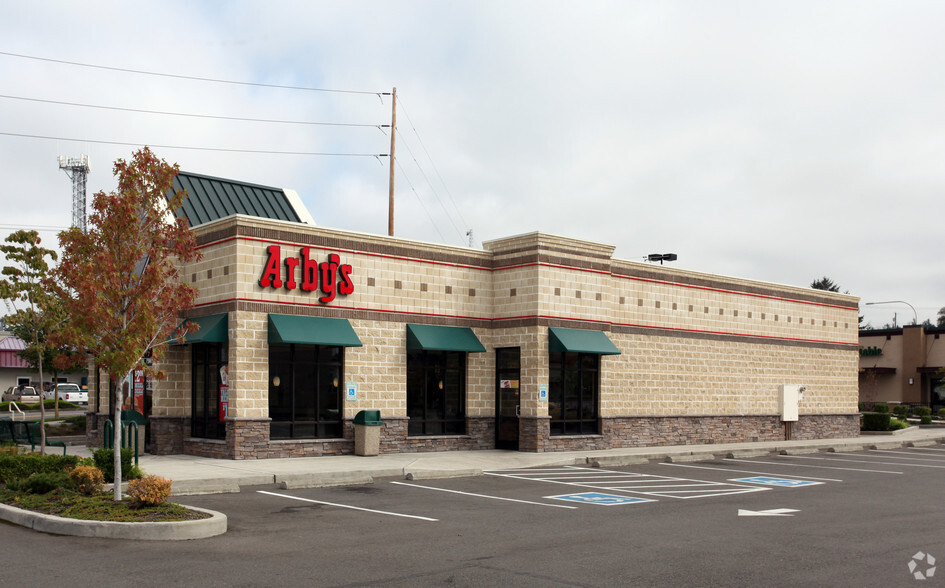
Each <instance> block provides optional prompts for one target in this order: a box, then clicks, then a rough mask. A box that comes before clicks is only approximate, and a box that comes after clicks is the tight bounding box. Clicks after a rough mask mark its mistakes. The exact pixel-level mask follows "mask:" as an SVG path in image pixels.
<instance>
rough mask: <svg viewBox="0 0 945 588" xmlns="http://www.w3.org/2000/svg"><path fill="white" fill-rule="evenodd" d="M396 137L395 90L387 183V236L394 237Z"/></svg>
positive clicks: (392, 95)
mask: <svg viewBox="0 0 945 588" xmlns="http://www.w3.org/2000/svg"><path fill="white" fill-rule="evenodd" d="M396 136H397V88H394V91H393V92H392V93H391V106H390V181H389V182H388V191H389V194H388V204H387V235H388V236H390V237H393V236H394V137H396Z"/></svg>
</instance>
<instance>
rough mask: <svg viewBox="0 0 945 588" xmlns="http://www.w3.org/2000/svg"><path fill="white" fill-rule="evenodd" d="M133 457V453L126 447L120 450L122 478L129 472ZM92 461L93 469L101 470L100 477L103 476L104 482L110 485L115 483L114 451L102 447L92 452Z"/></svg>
mask: <svg viewBox="0 0 945 588" xmlns="http://www.w3.org/2000/svg"><path fill="white" fill-rule="evenodd" d="M133 457H134V452H133V451H132V450H131V449H128V448H127V447H123V448H122V450H121V473H122V477H123V478H125V479H129V478H127V477H126V475H127V472H130V471H131V458H133ZM92 459H94V460H95V467H97V468H98V469H100V470H102V475H103V476H105V481H106V482H108V483H109V484H111V483H112V482H114V481H115V450H114V449H109V448H106V447H102V448H101V449H96V450H95V451H94V452H92Z"/></svg>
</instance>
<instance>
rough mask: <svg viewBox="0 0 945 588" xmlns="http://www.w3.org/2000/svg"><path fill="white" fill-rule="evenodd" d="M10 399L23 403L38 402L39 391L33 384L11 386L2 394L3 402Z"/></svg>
mask: <svg viewBox="0 0 945 588" xmlns="http://www.w3.org/2000/svg"><path fill="white" fill-rule="evenodd" d="M8 400H12V401H13V402H18V403H21V404H36V403H37V402H39V392H37V391H36V388H34V387H32V386H11V387H10V388H7V391H6V392H4V393H3V396H2V402H6V401H8Z"/></svg>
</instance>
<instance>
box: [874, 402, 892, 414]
mask: <svg viewBox="0 0 945 588" xmlns="http://www.w3.org/2000/svg"><path fill="white" fill-rule="evenodd" d="M873 412H889V405H888V404H886V403H885V402H877V403H876V404H874V405H873Z"/></svg>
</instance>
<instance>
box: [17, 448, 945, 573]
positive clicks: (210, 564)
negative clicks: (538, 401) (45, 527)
mask: <svg viewBox="0 0 945 588" xmlns="http://www.w3.org/2000/svg"><path fill="white" fill-rule="evenodd" d="M943 488H945V446H941V445H936V446H932V447H923V448H920V447H913V448H906V449H898V450H872V451H863V452H856V453H817V454H809V455H794V456H780V455H779V456H771V455H766V456H760V457H749V458H741V459H719V460H715V461H706V462H693V463H672V464H670V463H650V464H645V465H637V466H631V467H620V468H590V467H574V466H566V467H553V468H542V469H519V470H504V471H491V472H488V473H487V474H486V475H483V476H477V477H473V478H459V479H444V480H422V481H405V480H402V479H397V480H395V479H387V480H379V481H377V482H376V483H375V484H371V485H363V486H347V487H334V488H312V489H300V490H273V489H272V488H271V487H267V488H249V487H244V488H243V490H242V492H240V493H239V494H228V495H208V496H187V497H181V498H180V502H182V503H184V504H191V505H193V506H200V507H205V508H210V509H214V510H219V511H221V512H224V513H226V514H227V516H228V517H229V531H228V532H227V533H226V534H225V535H223V536H220V537H216V538H211V539H203V540H194V541H185V542H160V543H155V542H122V543H118V542H113V541H107V540H94V539H77V538H71V537H53V536H48V535H40V534H36V533H34V532H32V531H29V530H27V529H22V528H19V527H12V526H9V525H4V526H0V537H2V538H3V543H4V544H5V545H8V546H11V548H8V549H7V553H8V556H9V561H13V562H16V565H15V566H9V565H8V566H6V567H5V568H4V571H3V575H2V578H0V585H7V584H9V585H12V584H13V582H14V581H15V582H16V583H17V584H21V583H23V582H24V581H29V582H30V584H32V585H37V586H39V585H61V584H62V582H64V581H69V582H70V583H72V584H76V583H78V584H79V585H91V584H96V585H112V584H118V583H123V584H124V583H127V582H128V581H129V580H130V579H132V578H133V581H134V582H135V583H136V584H140V585H159V584H160V585H165V584H187V585H189V584H198V583H199V584H202V585H207V586H216V585H219V586H223V585H227V586H232V585H237V586H240V585H245V586H258V585H264V584H265V585H299V584H306V585H317V586H362V585H379V586H381V585H382V586H416V585H424V586H428V585H448V586H499V585H502V586H508V585H516V586H519V585H525V586H801V585H803V586H911V585H916V582H921V583H920V584H918V585H922V586H934V585H936V584H942V585H945V570H943V571H942V574H941V575H936V574H935V570H934V568H935V567H936V564H935V559H936V558H939V557H945V524H943V523H945V506H943V504H942V502H943V500H942V494H943V492H942V490H943ZM37 550H39V552H41V553H43V554H55V556H54V557H43V558H37V557H36V556H35V555H36V553H37ZM930 556H931V557H930ZM109 566H110V567H109ZM917 574H919V575H921V579H920V578H919V576H917Z"/></svg>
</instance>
